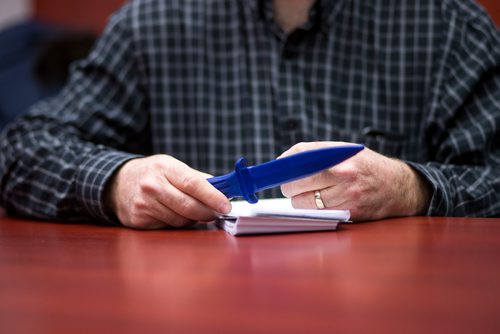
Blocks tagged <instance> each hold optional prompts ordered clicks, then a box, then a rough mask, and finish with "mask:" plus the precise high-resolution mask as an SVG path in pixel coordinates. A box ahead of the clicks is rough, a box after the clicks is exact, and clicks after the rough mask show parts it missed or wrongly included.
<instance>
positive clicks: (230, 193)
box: [208, 158, 259, 204]
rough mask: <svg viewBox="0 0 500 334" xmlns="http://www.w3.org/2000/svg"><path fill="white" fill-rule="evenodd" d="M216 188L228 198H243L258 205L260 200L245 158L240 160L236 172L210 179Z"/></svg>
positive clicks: (235, 168)
mask: <svg viewBox="0 0 500 334" xmlns="http://www.w3.org/2000/svg"><path fill="white" fill-rule="evenodd" d="M208 182H210V183H211V184H212V185H213V186H214V187H215V188H217V189H218V190H219V191H220V192H222V193H223V194H224V195H226V197H228V198H232V197H243V198H244V199H245V200H246V201H247V202H249V203H252V204H254V203H257V201H258V200H259V199H258V197H257V195H256V194H255V191H256V189H255V184H254V182H253V179H252V177H251V176H250V172H249V170H248V167H247V166H246V160H245V158H240V159H239V160H238V161H237V162H236V165H235V167H234V171H233V172H231V173H228V174H225V175H221V176H215V177H211V178H209V179H208Z"/></svg>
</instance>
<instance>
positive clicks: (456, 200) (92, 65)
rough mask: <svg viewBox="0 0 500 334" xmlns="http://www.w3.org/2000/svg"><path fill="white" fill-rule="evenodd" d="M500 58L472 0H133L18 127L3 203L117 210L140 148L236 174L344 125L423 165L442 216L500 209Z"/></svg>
mask: <svg viewBox="0 0 500 334" xmlns="http://www.w3.org/2000/svg"><path fill="white" fill-rule="evenodd" d="M499 64H500V37H499V33H498V31H497V29H496V28H495V26H494V24H493V23H492V22H491V21H490V19H489V18H488V16H487V14H486V13H485V12H484V10H483V9H482V8H480V7H479V6H478V5H477V4H476V3H474V2H473V1H472V0H440V1H437V0H401V1H383V0H373V1H366V0H336V1H333V0H331V1H329V0H319V1H318V2H317V3H316V5H315V6H314V7H313V9H312V10H311V13H310V19H309V21H308V22H307V23H306V24H305V25H304V26H303V27H301V28H299V29H297V30H296V31H295V32H293V33H292V34H289V35H288V36H286V35H285V34H283V32H282V31H281V30H280V28H279V27H278V25H277V24H276V23H275V21H274V19H273V12H272V8H271V3H270V1H269V0H268V1H257V0H241V1H240V0H189V1H187V0H185V1H181V0H170V1H165V0H143V1H133V2H131V3H129V4H127V5H126V6H124V7H123V8H122V9H121V10H120V11H119V12H117V13H116V14H115V15H114V16H113V17H112V19H111V21H110V23H109V25H108V27H107V29H106V31H105V33H104V35H103V36H102V38H101V39H100V40H99V41H98V43H97V45H96V46H95V48H94V50H93V51H92V52H91V54H90V56H89V57H88V58H87V59H86V60H83V61H81V62H79V63H77V64H76V65H74V66H73V71H72V78H71V81H70V83H69V84H68V86H67V87H66V88H65V89H64V91H63V92H62V93H61V94H60V95H59V96H58V97H56V98H54V99H51V100H48V101H44V102H41V103H39V104H37V105H36V106H35V107H34V108H32V110H31V111H30V112H29V114H27V115H25V116H24V117H23V118H21V119H20V120H18V121H17V122H16V123H14V124H13V125H11V126H10V128H9V129H8V130H7V131H5V132H4V134H3V138H2V141H1V153H0V170H1V171H0V174H1V184H0V186H1V188H0V191H1V199H2V204H3V206H4V207H6V208H7V209H8V210H9V211H11V212H17V213H20V214H24V215H29V216H34V217H40V218H47V219H61V220H81V219H93V220H95V219H98V220H100V221H111V220H112V218H111V217H110V215H109V214H108V213H107V212H106V210H105V208H104V204H103V194H104V189H105V186H106V183H107V181H108V180H109V179H110V176H112V174H113V173H114V172H115V171H116V170H117V168H118V167H119V166H120V165H121V164H123V163H124V162H125V161H127V160H128V159H131V158H133V157H136V156H138V155H141V154H152V153H166V154H171V155H173V156H175V157H176V158H178V159H180V160H182V161H184V162H186V163H187V164H188V165H190V166H192V167H193V168H196V169H199V170H203V171H206V172H209V173H212V174H221V173H226V172H228V171H230V170H232V169H233V164H234V162H235V160H236V159H237V158H239V157H240V156H245V157H246V158H247V159H248V160H249V162H251V163H252V164H253V163H260V162H264V161H267V160H270V159H274V158H275V157H276V156H277V155H279V154H280V153H281V152H283V151H284V150H286V149H288V148H289V147H290V146H292V145H294V144H295V143H297V142H300V141H323V140H334V141H337V140H341V141H349V142H357V143H363V144H365V145H367V146H368V147H370V148H371V149H373V150H376V151H378V152H380V153H383V154H386V155H388V156H392V157H397V158H400V159H403V160H405V161H407V162H408V163H409V164H410V165H411V166H412V167H413V168H415V169H416V170H418V171H419V172H420V173H422V174H423V175H424V176H425V177H426V178H427V179H428V180H429V182H430V183H432V185H433V187H434V193H433V197H432V201H431V205H430V208H429V212H428V214H429V215H442V216H452V215H453V216H463V215H470V216H498V215H499V214H500V168H499V165H500V132H499V131H500V130H499V129H500V72H499ZM266 195H272V193H267V194H266Z"/></svg>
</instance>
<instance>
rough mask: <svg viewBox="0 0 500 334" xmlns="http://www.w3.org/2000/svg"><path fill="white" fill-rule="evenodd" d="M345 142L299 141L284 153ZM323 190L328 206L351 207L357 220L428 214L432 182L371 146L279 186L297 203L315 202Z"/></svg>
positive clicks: (308, 205) (310, 205)
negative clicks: (315, 196)
mask: <svg viewBox="0 0 500 334" xmlns="http://www.w3.org/2000/svg"><path fill="white" fill-rule="evenodd" d="M346 144H347V143H341V142H313V143H300V144H297V145H295V146H293V147H292V148H290V149H289V150H288V151H286V152H284V153H283V154H282V155H281V156H282V157H285V156H288V155H291V154H295V153H299V152H303V151H308V150H314V149H318V148H324V147H329V146H338V145H346ZM317 190H319V191H320V194H321V199H322V200H323V203H324V204H325V208H327V209H349V210H351V217H352V219H353V220H354V221H364V220H376V219H382V218H388V217H398V216H414V215H420V214H425V213H426V212H427V209H428V207H429V202H430V198H431V194H432V192H431V191H432V189H431V186H430V185H429V184H428V182H427V181H426V180H424V178H423V177H422V176H421V175H420V174H419V173H417V172H416V171H415V170H413V169H412V168H411V167H410V166H408V165H407V164H406V163H404V162H402V161H400V160H396V159H391V158H388V157H385V156H383V155H381V154H378V153H376V152H374V151H372V150H370V149H368V148H365V149H364V150H363V151H361V152H359V153H358V154H357V155H355V156H354V157H352V158H350V159H348V160H346V161H344V162H342V163H340V164H338V165H336V166H334V167H332V168H329V169H327V170H325V171H323V172H321V173H318V174H315V175H312V176H310V177H307V178H304V179H300V180H297V181H294V182H290V183H287V184H284V185H282V186H281V191H282V192H283V194H284V195H285V196H286V197H289V198H291V199H292V204H293V206H294V207H295V208H303V209H306V208H307V209H311V208H316V202H315V200H314V192H315V191H317Z"/></svg>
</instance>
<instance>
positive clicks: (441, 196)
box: [405, 161, 453, 217]
mask: <svg viewBox="0 0 500 334" xmlns="http://www.w3.org/2000/svg"><path fill="white" fill-rule="evenodd" d="M405 162H406V163H407V164H408V165H409V166H410V167H412V168H413V169H414V170H416V171H417V172H419V173H420V174H421V175H422V176H423V177H424V178H425V179H426V180H427V181H428V182H429V183H430V184H431V186H432V188H433V193H432V198H431V202H430V205H429V209H428V210H427V215H428V216H442V217H446V216H450V215H451V214H452V212H453V206H452V199H451V197H450V194H451V192H450V189H448V187H449V186H448V182H447V180H446V176H445V175H444V174H443V173H442V172H441V170H440V169H439V168H438V167H436V166H432V165H431V164H425V165H424V164H419V163H415V162H410V161H405Z"/></svg>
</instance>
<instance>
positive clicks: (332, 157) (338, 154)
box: [208, 145, 365, 203]
mask: <svg viewBox="0 0 500 334" xmlns="http://www.w3.org/2000/svg"><path fill="white" fill-rule="evenodd" d="M364 148H365V147H364V146H363V145H345V146H333V147H328V148H321V149H318V150H312V151H305V152H301V153H297V154H294V155H290V156H288V157H285V158H280V159H276V160H272V161H268V162H265V163H262V164H259V165H255V166H250V167H247V166H246V160H245V159H244V158H240V159H239V160H238V161H237V162H236V166H235V169H234V171H233V172H231V173H229V174H225V175H221V176H215V177H212V178H209V179H208V182H210V183H211V184H212V185H213V186H214V187H215V188H217V189H219V190H220V191H221V192H222V193H223V194H224V195H226V197H228V198H232V197H243V198H244V199H245V200H246V201H247V202H249V203H257V201H258V198H257V196H256V195H255V193H256V192H259V191H262V190H265V189H269V188H273V187H276V186H279V185H281V184H283V183H287V182H291V181H294V180H297V179H300V178H303V177H306V176H309V175H312V174H315V173H317V172H320V171H322V170H323V169H326V168H330V167H331V166H333V165H336V164H338V163H340V162H342V161H344V160H346V159H349V158H350V157H352V156H353V155H355V154H356V153H358V152H359V151H361V150H362V149H364Z"/></svg>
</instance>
